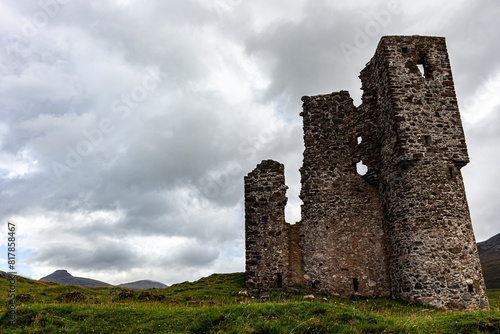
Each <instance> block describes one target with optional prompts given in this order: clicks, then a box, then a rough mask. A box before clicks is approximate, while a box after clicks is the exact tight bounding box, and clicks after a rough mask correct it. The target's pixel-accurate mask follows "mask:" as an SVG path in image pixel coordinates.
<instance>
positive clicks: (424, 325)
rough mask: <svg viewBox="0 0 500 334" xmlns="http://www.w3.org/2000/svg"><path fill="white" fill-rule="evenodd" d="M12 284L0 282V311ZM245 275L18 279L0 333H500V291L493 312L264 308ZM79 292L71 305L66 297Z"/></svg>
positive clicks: (290, 302)
mask: <svg viewBox="0 0 500 334" xmlns="http://www.w3.org/2000/svg"><path fill="white" fill-rule="evenodd" d="M8 288H9V282H8V281H7V280H6V279H0V305H1V306H0V307H1V309H2V310H5V309H6V308H7V303H8V301H9V300H8V299H7V296H8V293H7V291H8ZM243 289H244V281H243V274H241V273H237V274H222V275H212V276H210V277H206V278H203V279H201V280H199V281H197V282H194V283H183V284H177V285H174V286H171V287H169V288H166V289H161V290H149V291H153V293H152V294H147V292H140V291H130V292H131V293H132V294H133V296H131V297H129V298H125V299H123V298H120V295H119V294H118V293H119V292H120V291H122V290H120V289H116V288H95V289H84V288H78V287H73V286H61V285H58V284H55V283H49V282H38V281H32V280H28V279H24V278H19V280H18V282H17V294H18V295H20V294H30V296H31V298H30V300H28V301H25V302H19V305H18V308H17V323H16V325H14V326H12V325H10V324H9V323H8V320H9V319H8V317H7V313H6V312H5V311H2V313H0V332H1V333H57V332H63V333H64V332H69V333H283V332H286V333H332V332H333V333H403V332H404V333H436V332H437V333H453V334H457V333H500V290H491V291H489V292H488V293H489V296H490V303H491V306H492V310H491V311H482V312H473V313H453V312H442V311H438V310H434V309H429V308H424V307H419V306H408V305H405V304H403V303H401V302H399V301H394V300H387V299H358V300H350V299H341V298H336V297H328V302H304V301H302V296H303V294H298V293H297V294H288V293H285V292H272V293H271V298H270V300H269V301H267V302H261V301H260V300H259V299H258V298H251V297H242V296H239V295H238V291H240V290H243ZM76 291H79V292H81V293H82V294H83V295H84V297H85V299H84V300H83V301H79V302H74V301H69V300H67V299H65V298H64V296H65V294H66V293H69V292H76Z"/></svg>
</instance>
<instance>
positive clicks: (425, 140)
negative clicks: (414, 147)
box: [423, 135, 431, 145]
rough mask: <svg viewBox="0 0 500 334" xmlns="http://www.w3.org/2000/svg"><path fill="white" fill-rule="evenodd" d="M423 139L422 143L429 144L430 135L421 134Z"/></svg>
mask: <svg viewBox="0 0 500 334" xmlns="http://www.w3.org/2000/svg"><path fill="white" fill-rule="evenodd" d="M423 139H424V144H425V145H430V144H431V136H428V135H425V136H423Z"/></svg>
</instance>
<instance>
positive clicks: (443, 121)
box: [360, 36, 488, 310]
mask: <svg viewBox="0 0 500 334" xmlns="http://www.w3.org/2000/svg"><path fill="white" fill-rule="evenodd" d="M418 65H421V67H422V68H423V73H421V72H420V71H419V69H418V67H417V66H418ZM361 80H362V84H363V90H364V96H363V105H362V106H361V108H360V109H361V110H363V109H364V110H368V109H372V110H376V112H377V117H376V118H374V122H373V124H374V128H375V129H377V134H376V138H378V146H379V150H378V152H377V153H378V154H379V156H380V163H381V164H380V165H379V167H378V169H377V171H376V173H377V174H378V175H377V178H378V179H379V180H380V185H379V193H380V197H381V199H382V201H383V205H384V214H385V226H386V234H387V240H388V246H389V267H390V273H391V281H392V294H393V296H394V297H397V298H402V299H404V300H406V301H408V302H411V303H414V302H417V303H423V304H426V305H432V306H436V307H440V308H445V309H459V310H476V309H485V308H488V300H487V297H486V294H485V286H484V282H483V278H482V273H481V267H480V262H479V257H478V253H477V248H476V242H475V238H474V234H473V231H472V224H471V220H470V215H469V210H468V205H467V200H466V197H465V190H464V185H463V181H462V176H461V173H460V169H461V168H462V167H463V166H464V165H466V164H467V163H468V161H469V158H468V154H467V148H466V145H465V137H464V133H463V129H462V124H461V121H460V114H459V111H458V105H457V100H456V95H455V91H454V85H453V78H452V75H451V68H450V63H449V59H448V53H447V50H446V44H445V39H444V38H440V37H422V36H391V37H383V38H382V40H381V41H380V43H379V46H378V48H377V51H376V53H375V56H374V57H373V58H372V60H371V61H370V62H369V63H368V65H367V67H366V68H365V69H364V70H363V71H362V72H361Z"/></svg>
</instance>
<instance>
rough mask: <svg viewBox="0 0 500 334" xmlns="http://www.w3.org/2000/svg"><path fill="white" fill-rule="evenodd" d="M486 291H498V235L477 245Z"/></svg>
mask: <svg viewBox="0 0 500 334" xmlns="http://www.w3.org/2000/svg"><path fill="white" fill-rule="evenodd" d="M477 250H478V252H479V258H480V259H481V267H483V276H484V281H485V283H486V288H487V289H500V233H499V234H497V235H495V236H494V237H491V238H489V239H488V240H486V241H483V242H478V243H477Z"/></svg>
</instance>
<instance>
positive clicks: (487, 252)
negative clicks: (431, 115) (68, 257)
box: [40, 233, 500, 290]
mask: <svg viewBox="0 0 500 334" xmlns="http://www.w3.org/2000/svg"><path fill="white" fill-rule="evenodd" d="M477 248H478V252H479V257H480V259H481V266H482V268H483V275H484V280H485V282H486V287H487V288H488V289H500V233H499V234H497V235H495V236H493V237H491V238H490V239H488V240H486V241H482V242H478V243H477ZM40 281H46V282H56V283H59V284H64V285H76V286H80V287H83V288H98V287H113V286H115V287H120V288H126V289H132V290H145V289H152V288H157V289H162V288H166V287H168V286H167V285H165V284H163V283H160V282H156V281H150V280H140V281H136V282H131V283H123V284H119V285H112V284H109V283H106V282H102V281H98V280H94V279H90V278H83V277H74V276H72V275H71V274H70V273H68V271H67V270H56V271H54V272H53V273H52V274H50V275H48V276H45V277H42V278H40Z"/></svg>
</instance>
